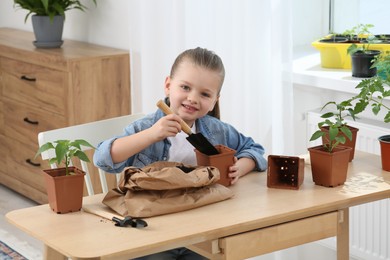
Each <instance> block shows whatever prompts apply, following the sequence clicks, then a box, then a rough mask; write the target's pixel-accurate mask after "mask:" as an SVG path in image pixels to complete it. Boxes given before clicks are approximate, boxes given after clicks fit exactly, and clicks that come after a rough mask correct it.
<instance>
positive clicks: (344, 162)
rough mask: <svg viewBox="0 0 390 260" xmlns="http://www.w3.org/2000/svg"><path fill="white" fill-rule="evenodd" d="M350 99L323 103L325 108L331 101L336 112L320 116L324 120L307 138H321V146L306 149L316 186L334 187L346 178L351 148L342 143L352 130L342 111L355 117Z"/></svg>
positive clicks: (350, 134)
mask: <svg viewBox="0 0 390 260" xmlns="http://www.w3.org/2000/svg"><path fill="white" fill-rule="evenodd" d="M350 102H351V100H347V101H343V102H341V103H339V104H337V103H335V102H328V103H327V104H325V106H324V107H326V106H328V105H330V104H334V105H336V107H337V109H338V111H339V112H338V113H334V112H326V113H324V114H323V115H322V116H321V117H322V118H324V121H321V122H319V123H318V130H317V131H316V132H314V133H313V135H312V136H311V138H310V141H314V140H316V139H318V138H320V137H323V139H322V140H323V144H322V145H318V146H314V147H310V148H308V150H309V154H310V162H311V170H312V176H313V181H314V183H315V184H317V185H321V186H325V187H335V186H338V185H342V184H344V182H345V180H346V178H347V172H348V163H349V161H350V160H351V159H350V158H351V153H352V148H351V147H347V146H342V145H343V144H345V143H346V141H347V139H348V140H349V141H352V131H351V128H350V127H349V126H347V125H346V123H345V121H344V117H345V116H346V115H344V116H343V115H342V113H341V112H342V111H348V113H349V115H350V116H351V117H352V118H354V115H355V114H354V111H353V110H352V105H351V103H350ZM324 107H323V108H324ZM354 131H355V130H354ZM356 132H357V131H356ZM325 136H326V137H325ZM324 137H325V138H324ZM355 138H356V137H355Z"/></svg>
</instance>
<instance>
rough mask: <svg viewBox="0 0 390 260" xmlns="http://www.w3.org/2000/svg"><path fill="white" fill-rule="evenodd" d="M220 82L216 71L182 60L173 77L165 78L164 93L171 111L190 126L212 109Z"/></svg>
mask: <svg viewBox="0 0 390 260" xmlns="http://www.w3.org/2000/svg"><path fill="white" fill-rule="evenodd" d="M220 84H221V77H220V75H219V74H218V72H215V71H211V70H207V69H205V68H202V67H200V66H197V65H195V64H194V63H191V62H190V61H186V60H184V61H183V62H182V63H181V64H180V65H179V66H178V68H177V70H176V72H175V75H174V76H173V78H171V77H169V76H168V77H167V78H166V80H165V94H166V95H167V96H169V100H170V103H171V104H170V107H171V109H172V111H173V112H174V113H175V114H177V115H179V116H180V117H181V118H182V119H183V120H184V121H185V122H186V123H187V124H188V125H189V126H190V127H191V126H192V125H193V123H194V122H195V120H196V119H198V118H200V117H203V116H205V115H206V114H207V113H208V112H209V111H211V110H213V108H214V105H215V103H216V102H217V100H218V98H219V90H220Z"/></svg>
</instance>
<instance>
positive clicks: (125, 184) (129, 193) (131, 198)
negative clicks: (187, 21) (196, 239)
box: [103, 162, 233, 217]
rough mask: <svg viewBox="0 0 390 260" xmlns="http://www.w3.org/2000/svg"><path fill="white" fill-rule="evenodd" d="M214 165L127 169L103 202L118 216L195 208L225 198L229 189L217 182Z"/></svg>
mask: <svg viewBox="0 0 390 260" xmlns="http://www.w3.org/2000/svg"><path fill="white" fill-rule="evenodd" d="M218 180H219V171H218V169H217V168H215V167H205V166H197V167H194V166H188V165H183V164H181V163H175V162H156V163H153V164H151V165H149V166H146V167H143V168H141V169H139V168H134V167H130V168H127V169H126V170H125V172H124V174H123V176H122V178H121V180H120V182H119V184H118V188H116V189H113V190H110V191H109V192H108V193H107V194H106V196H105V197H104V199H103V204H105V205H107V206H108V207H110V208H112V209H113V210H114V211H116V212H117V213H119V214H120V215H122V216H131V217H151V216H157V215H163V214H168V213H173V212H179V211H184V210H188V209H192V208H197V207H200V206H204V205H207V204H211V203H215V202H218V201H222V200H225V199H228V198H230V197H232V196H233V192H232V191H231V190H230V189H228V188H226V187H225V186H223V185H220V184H217V183H216V182H217V181H218Z"/></svg>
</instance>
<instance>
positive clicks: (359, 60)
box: [351, 50, 381, 78]
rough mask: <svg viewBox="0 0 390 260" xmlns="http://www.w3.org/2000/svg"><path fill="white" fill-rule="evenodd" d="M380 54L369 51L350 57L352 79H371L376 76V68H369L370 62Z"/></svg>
mask: <svg viewBox="0 0 390 260" xmlns="http://www.w3.org/2000/svg"><path fill="white" fill-rule="evenodd" d="M380 53H381V52H380V51H376V50H371V51H369V52H366V53H363V52H360V51H358V52H356V53H354V54H352V55H351V62H352V77H357V78H371V77H373V76H375V75H376V68H371V66H372V64H373V62H372V60H373V59H374V58H375V56H377V55H379V54H380Z"/></svg>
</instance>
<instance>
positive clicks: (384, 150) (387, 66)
mask: <svg viewBox="0 0 390 260" xmlns="http://www.w3.org/2000/svg"><path fill="white" fill-rule="evenodd" d="M373 67H375V68H377V75H376V76H374V77H372V78H368V79H364V80H362V81H361V82H360V83H359V84H358V85H357V86H356V89H359V91H360V92H359V93H358V94H357V95H356V96H355V97H354V99H357V102H356V104H355V107H354V110H355V111H357V112H359V113H360V112H362V111H364V110H365V109H366V108H367V106H368V105H371V111H372V113H373V114H374V115H379V114H380V111H381V109H382V108H383V109H385V110H387V112H385V114H384V117H383V121H384V122H385V123H389V122H390V106H389V105H387V104H386V101H385V100H386V98H389V97H390V52H385V53H382V54H381V55H380V56H379V57H377V58H376V59H375V61H374V64H373ZM378 140H379V143H380V146H381V157H382V169H383V170H385V171H390V135H384V136H380V137H379V138H378Z"/></svg>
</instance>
